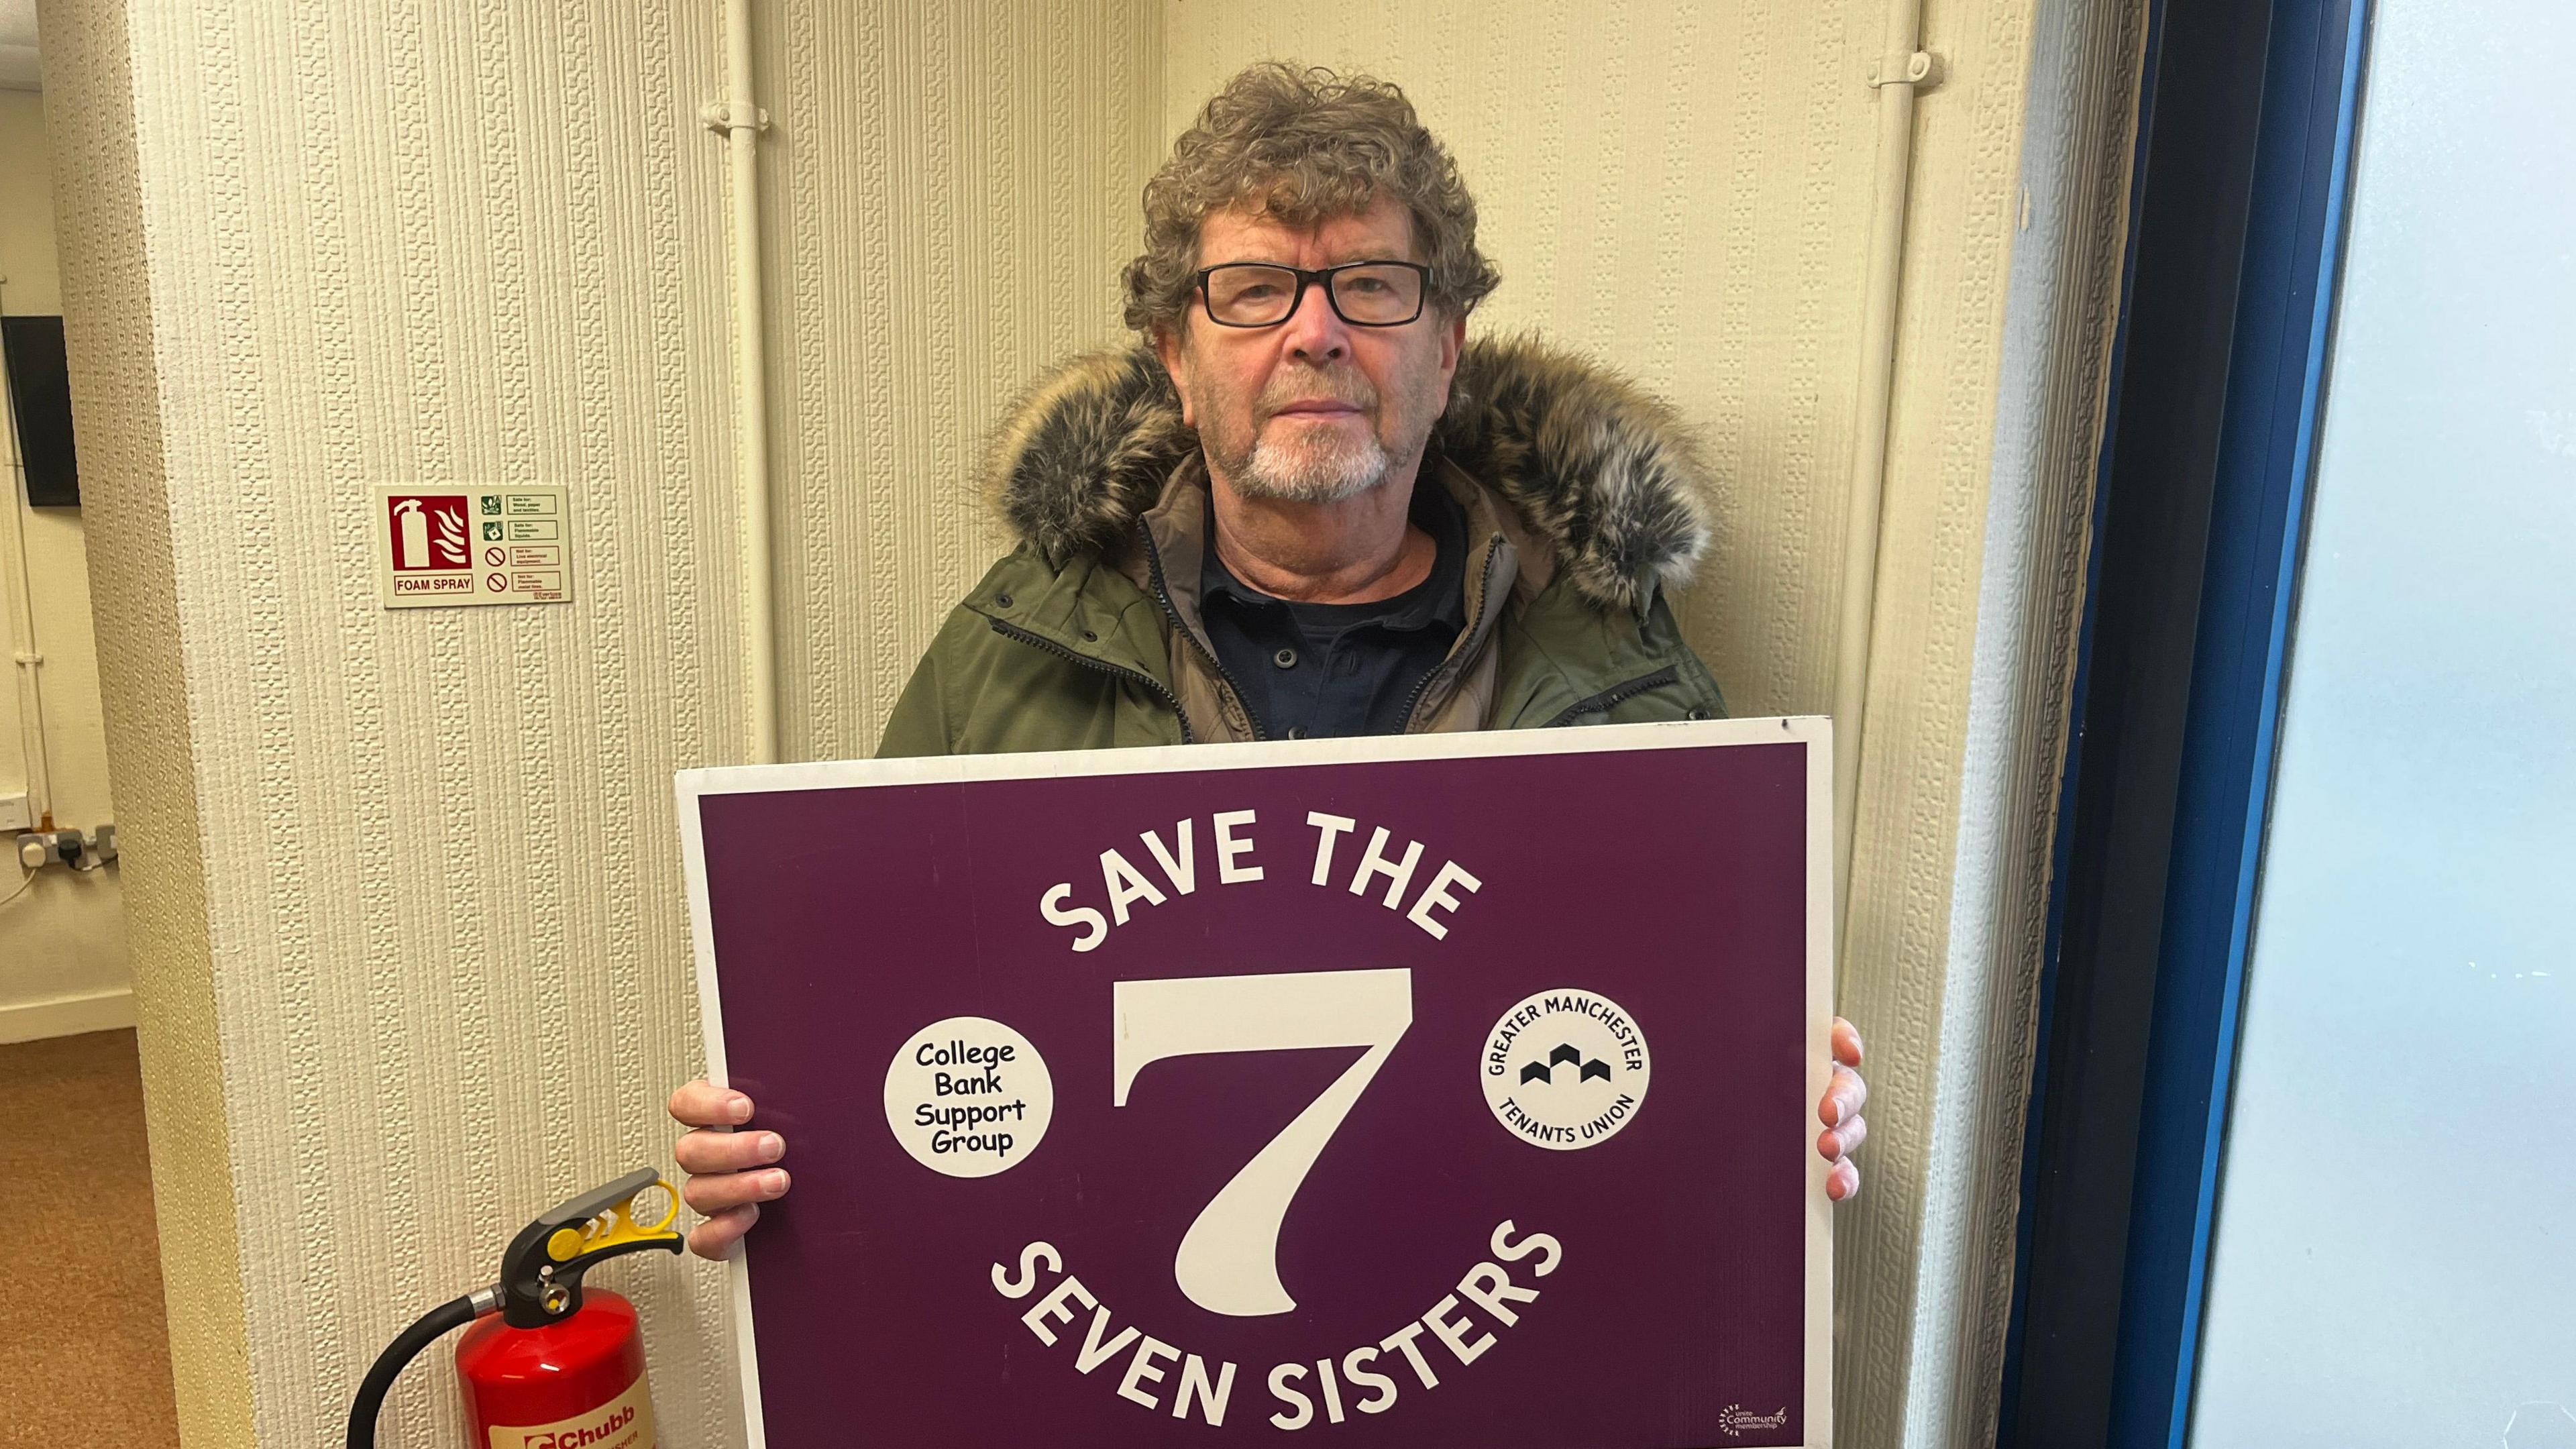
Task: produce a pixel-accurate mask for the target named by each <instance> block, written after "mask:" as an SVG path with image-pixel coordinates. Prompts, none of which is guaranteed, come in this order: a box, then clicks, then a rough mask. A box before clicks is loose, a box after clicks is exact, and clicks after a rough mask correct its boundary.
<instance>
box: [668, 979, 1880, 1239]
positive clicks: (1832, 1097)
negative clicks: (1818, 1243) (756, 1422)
mask: <svg viewBox="0 0 2576 1449" xmlns="http://www.w3.org/2000/svg"><path fill="white" fill-rule="evenodd" d="M1859 1066H1860V1033H1859V1032H1856V1031H1854V1030H1852V1024H1851V1023H1850V1022H1848V1021H1845V1020H1843V1019H1842V1018H1841V1017H1839V1016H1837V1017H1835V1018H1834V1079H1833V1081H1832V1082H1831V1083H1830V1084H1828V1085H1827V1086H1826V1087H1825V1099H1824V1100H1823V1101H1821V1102H1819V1103H1817V1104H1816V1117H1817V1120H1819V1121H1821V1122H1823V1123H1824V1124H1825V1130H1824V1131H1823V1132H1821V1133H1818V1134H1817V1136H1816V1155H1817V1156H1819V1157H1822V1158H1823V1159H1825V1160H1826V1161H1827V1162H1830V1163H1832V1164H1833V1170H1832V1171H1830V1172H1827V1173H1826V1174H1825V1196H1826V1197H1828V1198H1831V1199H1833V1200H1834V1201H1835V1202H1843V1201H1845V1200H1847V1199H1849V1198H1850V1197H1851V1195H1852V1194H1853V1193H1856V1192H1858V1191H1860V1169H1859V1168H1857V1167H1854V1166H1853V1165H1852V1160H1851V1155H1852V1151H1853V1149H1855V1148H1857V1147H1859V1146H1860V1144H1861V1143H1862V1142H1863V1141H1864V1140H1866V1139H1867V1138H1868V1136H1869V1124H1868V1123H1866V1122H1864V1121H1862V1120H1861V1119H1860V1109H1861V1104H1862V1103H1864V1102H1867V1101H1868V1100H1869V1084H1868V1083H1867V1082H1864V1081H1862V1080H1861V1079H1860V1072H1859V1071H1858V1070H1857V1068H1858V1067H1859ZM677 1100H678V1099H677V1098H674V1099H673V1101H674V1102H675V1103H676V1102H677ZM677 1110H678V1109H677V1107H676V1106H675V1107H674V1108H673V1111H674V1112H675V1113H676V1112H677ZM684 1145H685V1144H684ZM680 1165H681V1166H683V1167H686V1166H688V1159H687V1158H685V1157H683V1158H682V1159H680Z"/></svg>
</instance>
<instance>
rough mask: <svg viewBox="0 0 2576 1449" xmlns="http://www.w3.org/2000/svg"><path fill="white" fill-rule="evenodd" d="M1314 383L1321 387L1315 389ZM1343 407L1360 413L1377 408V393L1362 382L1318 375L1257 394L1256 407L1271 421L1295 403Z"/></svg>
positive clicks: (1282, 382) (1281, 383)
mask: <svg viewBox="0 0 2576 1449" xmlns="http://www.w3.org/2000/svg"><path fill="white" fill-rule="evenodd" d="M1316 382H1320V383H1322V384H1324V385H1323V386H1322V387H1320V388H1319V387H1317V386H1315V383H1316ZM1314 402H1333V403H1346V404H1348V405H1349V406H1351V407H1355V408H1360V409H1362V410H1367V409H1371V408H1374V407H1376V406H1377V389H1375V388H1373V387H1371V386H1369V385H1368V382H1367V381H1366V379H1363V378H1359V377H1352V376H1345V377H1334V376H1330V375H1320V376H1318V377H1316V378H1314V379H1313V380H1311V381H1310V380H1304V379H1281V380H1280V381H1278V382H1274V383H1272V384H1271V385H1270V386H1268V387H1266V388H1263V389H1262V390H1261V396H1260V398H1259V399H1258V405H1259V407H1260V409H1261V413H1262V416H1264V417H1272V416H1276V415H1277V414H1279V413H1280V412H1282V411H1284V410H1286V409H1288V408H1290V407H1293V406H1295V405H1297V404H1298V403H1314Z"/></svg>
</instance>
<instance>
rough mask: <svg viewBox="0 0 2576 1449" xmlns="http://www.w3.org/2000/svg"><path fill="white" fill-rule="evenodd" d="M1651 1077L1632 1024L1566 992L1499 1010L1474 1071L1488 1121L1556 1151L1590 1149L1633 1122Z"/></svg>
mask: <svg viewBox="0 0 2576 1449" xmlns="http://www.w3.org/2000/svg"><path fill="white" fill-rule="evenodd" d="M1652 1074H1653V1068H1652V1064H1651V1063H1650V1062H1649V1060H1648V1058H1647V1055H1646V1036H1645V1033H1643V1032H1641V1031H1639V1030H1638V1029H1637V1023H1636V1021H1635V1020H1634V1019H1633V1018H1631V1017H1630V1016H1629V1015H1628V1013H1627V1012H1626V1011H1624V1010H1622V1009H1620V1006H1619V1003H1617V1002H1615V1001H1612V1000H1611V999H1610V998H1608V997H1606V996H1603V995H1601V994H1600V993H1599V992H1595V991H1583V990H1579V989H1576V988H1574V987H1562V988H1559V989H1557V990H1554V991H1542V992H1539V993H1538V994H1536V995H1534V996H1528V997H1524V998H1522V1000H1521V1001H1520V1002H1519V1004H1517V1005H1515V1006H1514V1007H1512V1009H1511V1010H1509V1011H1506V1012H1504V1013H1503V1017H1502V1020H1500V1021H1497V1022H1495V1023H1494V1029H1493V1031H1492V1032H1491V1033H1489V1034H1488V1035H1487V1036H1486V1038H1485V1044H1484V1049H1483V1054H1482V1055H1481V1056H1480V1057H1479V1059H1478V1061H1477V1073H1476V1075H1477V1080H1478V1081H1479V1082H1481V1083H1482V1084H1483V1086H1484V1089H1485V1105H1486V1106H1488V1107H1491V1108H1492V1109H1493V1112H1494V1120H1495V1121H1497V1122H1500V1123H1502V1124H1503V1126H1504V1127H1505V1128H1506V1129H1508V1130H1509V1131H1510V1132H1511V1134H1512V1135H1513V1136H1515V1137H1518V1138H1520V1139H1521V1140H1522V1141H1524V1142H1529V1143H1533V1144H1535V1145H1537V1146H1540V1147H1546V1148H1551V1149H1553V1150H1556V1151H1559V1152H1571V1151H1574V1150H1576V1149H1579V1148H1584V1147H1595V1146H1598V1145H1600V1144H1601V1143H1603V1142H1607V1141H1609V1140H1610V1138H1611V1137H1612V1136H1613V1135H1615V1134H1616V1133H1617V1132H1618V1131H1619V1129H1620V1128H1622V1127H1625V1126H1627V1125H1628V1124H1629V1123H1630V1122H1631V1121H1633V1120H1635V1118H1636V1115H1637V1109H1638V1108H1639V1107H1640V1106H1642V1105H1644V1103H1645V1100H1646V1082H1647V1079H1648V1078H1649V1077H1650V1076H1651V1075H1652Z"/></svg>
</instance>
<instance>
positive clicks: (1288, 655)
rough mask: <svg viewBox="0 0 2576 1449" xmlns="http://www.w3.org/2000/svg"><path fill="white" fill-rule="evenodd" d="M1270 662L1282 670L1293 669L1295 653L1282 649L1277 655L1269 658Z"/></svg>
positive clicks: (1295, 663)
mask: <svg viewBox="0 0 2576 1449" xmlns="http://www.w3.org/2000/svg"><path fill="white" fill-rule="evenodd" d="M1270 662H1271V663H1273V664H1276V665H1278V666H1279V667H1280V668H1282V669H1294V668H1296V667H1297V651H1296V650H1294V649H1282V650H1280V651H1279V652H1278V653H1276V654H1273V655H1271V656H1270Z"/></svg>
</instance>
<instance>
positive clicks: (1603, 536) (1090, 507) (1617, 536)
mask: <svg viewBox="0 0 2576 1449" xmlns="http://www.w3.org/2000/svg"><path fill="white" fill-rule="evenodd" d="M1434 440H1435V442H1436V443H1437V445H1438V447H1439V448H1440V449H1441V450H1442V451H1443V452H1445V453H1446V454H1447V455H1448V457H1449V459H1450V461H1451V462H1454V463H1456V464H1457V465H1458V466H1459V467H1461V468H1463V469H1465V470H1466V472H1467V473H1468V474H1469V476H1471V477H1474V478H1476V479H1477V480H1479V481H1480V482H1483V483H1485V484H1487V485H1489V486H1490V487H1492V488H1493V489H1494V490H1495V491H1496V492H1497V493H1499V494H1500V495H1501V496H1502V497H1503V498H1504V500H1505V501H1507V502H1508V503H1510V504H1511V506H1512V507H1513V509H1514V510H1515V511H1517V512H1518V513H1519V514H1520V517H1521V519H1522V522H1523V523H1524V524H1525V525H1527V527H1528V528H1529V530H1530V532H1531V534H1532V535H1533V536H1534V537H1536V538H1538V539H1540V540H1543V541H1545V542H1546V543H1547V544H1549V545H1551V546H1553V547H1554V549H1555V551H1556V567H1557V568H1558V569H1559V570H1562V571H1563V572H1565V574H1566V575H1567V576H1568V579H1569V581H1570V582H1571V584H1572V585H1573V587H1574V588H1575V589H1576V590H1578V591H1579V592H1580V593H1581V594H1582V595H1583V596H1584V598H1585V599H1587V600H1588V601H1590V602H1591V603H1592V604H1594V605H1595V606H1597V607H1600V608H1603V609H1619V610H1628V611H1634V610H1636V609H1638V608H1640V607H1642V606H1643V604H1644V603H1645V601H1646V600H1647V599H1648V598H1649V597H1650V594H1649V592H1648V587H1649V581H1650V580H1652V581H1656V582H1659V583H1661V584H1663V585H1665V586H1672V585H1677V584H1682V583H1685V582H1687V581H1688V580H1689V578H1690V573H1691V570H1692V568H1693V567H1694V566H1695V565H1696V564H1697V563H1698V562H1699V558H1700V555H1701V554H1702V553H1704V552H1706V550H1707V547H1708V536H1709V528H1710V506H1709V477H1708V470H1707V468H1706V466H1705V465H1704V464H1703V463H1702V461H1701V459H1700V455H1699V452H1698V449H1697V447H1696V446H1695V445H1694V443H1693V441H1692V439H1691V437H1690V433H1689V431H1688V429H1687V428H1685V427H1684V426H1683V424H1682V422H1681V420H1680V418H1679V417H1678V415H1676V414H1675V413H1674V411H1673V409H1672V408H1671V407H1670V406H1668V405H1666V404H1665V403H1663V402H1661V401H1659V400H1658V399H1656V398H1653V397H1650V396H1648V395H1647V394H1646V393H1645V392H1644V391H1643V390H1641V389H1639V388H1638V387H1637V386H1636V385H1635V384H1634V383H1631V382H1629V381H1628V380H1627V379H1625V378H1623V377H1620V376H1619V375H1617V374H1616V373H1613V372H1611V371H1609V370H1607V369H1605V368H1602V367H1600V366H1598V365H1596V364H1594V363H1591V362H1589V361H1586V360H1584V359H1582V358H1579V357H1576V356H1574V355H1572V354H1570V353H1565V352H1559V351H1556V350H1553V349H1551V348H1548V347H1545V346H1542V345H1541V344H1539V343H1537V342H1535V341H1532V340H1530V339H1527V338H1516V339H1493V338H1477V339H1474V340H1472V341H1470V342H1469V343H1468V344H1467V346H1466V349H1465V351H1464V353H1463V354H1462V355H1461V356H1460V357H1459V359H1458V373H1457V376H1456V378H1455V379H1454V380H1453V381H1452V383H1451V385H1450V391H1449V408H1448V411H1447V412H1446V413H1444V414H1442V416H1441V419H1440V422H1439V425H1438V428H1437V430H1436V432H1435V433H1434ZM1197 447H1198V434H1197V432H1196V431H1195V430H1194V429H1192V428H1190V427H1188V426H1187V425H1185V424H1183V423H1182V421H1181V405H1180V399H1179V396H1178V395H1177V394H1176V393H1175V392H1174V391H1173V389H1172V382H1171V378H1170V377H1169V375H1167V374H1166V373H1165V372H1164V371H1163V367H1162V364H1161V362H1159V361H1158V360H1157V359H1156V358H1155V357H1154V354H1153V353H1152V352H1151V351H1149V350H1147V349H1145V348H1143V347H1137V348H1133V349H1131V350H1129V351H1126V352H1097V353H1090V354H1087V355H1084V356H1081V357H1077V358H1074V359H1073V360H1071V361H1070V362H1067V363H1065V364H1063V365H1062V366H1060V367H1058V368H1057V369H1056V370H1055V371H1053V372H1051V373H1049V374H1048V375H1047V376H1046V377H1044V378H1042V379H1041V380H1040V381H1039V382H1038V383H1037V384H1036V385H1035V386H1034V387H1032V388H1030V389H1029V391H1028V392H1026V393H1025V394H1023V395H1022V396H1021V397H1020V398H1019V400H1018V401H1017V402H1015V403H1014V404H1013V405H1012V406H1011V408H1010V410H1009V412H1008V413H1007V415H1006V416H1005V418H1004V421H1003V424H1002V426H1001V428H1000V430H999V431H998V433H997V434H996V435H995V438H994V444H993V448H992V452H991V457H990V462H989V463H988V465H987V472H988V478H987V482H988V484H989V485H990V486H991V487H992V489H993V490H994V492H995V494H996V495H997V497H998V498H999V500H1000V505H1001V509H1002V514H1003V516H1004V517H1005V518H1006V519H1007V520H1008V521H1009V522H1010V525H1011V527H1012V528H1013V529H1014V530H1016V531H1017V532H1018V533H1019V535H1020V537H1021V538H1023V539H1025V540H1026V541H1027V542H1029V543H1030V544H1031V545H1033V546H1034V547H1035V548H1036V549H1037V550H1038V551H1039V552H1040V553H1041V554H1043V555H1044V556H1045V557H1046V559H1047V561H1048V562H1049V563H1050V564H1052V565H1055V566H1058V567H1061V566H1062V565H1063V564H1064V563H1065V562H1066V561H1067V560H1069V559H1071V558H1074V557H1077V556H1082V555H1093V556H1108V557H1115V556H1117V555H1118V554H1119V553H1120V552H1121V551H1123V550H1124V549H1125V548H1126V546H1127V542H1128V539H1129V538H1130V537H1131V536H1132V532H1133V529H1134V526H1135V521H1136V519H1137V517H1138V516H1139V515H1141V514H1142V513H1143V512H1144V511H1145V510H1147V509H1149V508H1151V507H1153V505H1154V502H1155V500H1156V499H1157V498H1159V497H1160V496H1161V494H1162V490H1163V485H1164V482H1165V480H1167V479H1168V478H1169V477H1170V475H1171V471H1172V469H1174V468H1175V467H1177V466H1179V465H1180V463H1181V462H1182V461H1183V460H1184V459H1186V458H1187V457H1188V456H1189V455H1190V453H1191V452H1193V451H1195V450H1196V449H1197Z"/></svg>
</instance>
